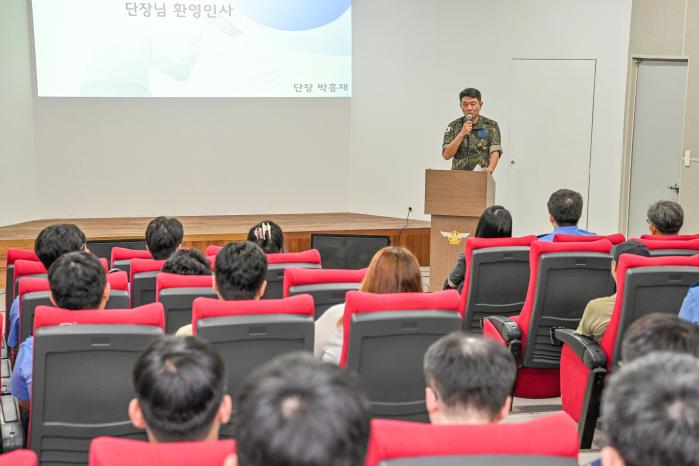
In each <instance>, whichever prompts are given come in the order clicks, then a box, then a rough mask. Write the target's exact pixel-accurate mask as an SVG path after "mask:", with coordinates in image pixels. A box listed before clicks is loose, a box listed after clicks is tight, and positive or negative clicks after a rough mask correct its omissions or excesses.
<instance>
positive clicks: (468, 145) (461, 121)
mask: <svg viewBox="0 0 699 466" xmlns="http://www.w3.org/2000/svg"><path fill="white" fill-rule="evenodd" d="M459 101H460V105H461V111H462V112H463V113H464V116H462V117H461V118H457V119H456V120H454V121H452V122H451V123H450V124H449V126H448V127H447V129H446V131H445V132H444V141H443V143H442V157H444V159H445V160H449V159H451V169H452V170H473V169H474V168H476V166H480V167H481V168H482V169H483V171H485V172H489V173H493V171H494V170H495V167H496V166H497V165H498V160H499V159H500V156H501V155H502V146H501V145H500V128H499V127H498V124H497V122H496V121H495V120H491V119H490V118H486V117H484V116H483V115H481V109H482V108H483V101H482V100H481V93H480V91H479V90H478V89H473V88H467V89H464V90H463V91H461V92H460V93H459ZM468 115H470V116H471V117H470V118H469V117H468Z"/></svg>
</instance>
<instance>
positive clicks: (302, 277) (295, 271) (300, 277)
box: [284, 267, 367, 298]
mask: <svg viewBox="0 0 699 466" xmlns="http://www.w3.org/2000/svg"><path fill="white" fill-rule="evenodd" d="M366 271H367V269H359V270H344V269H304V268H297V267H289V268H288V269H286V270H284V297H285V298H288V297H289V288H291V287H292V286H304V285H321V284H330V283H361V282H362V280H364V276H365V275H366Z"/></svg>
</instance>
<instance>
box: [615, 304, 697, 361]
mask: <svg viewBox="0 0 699 466" xmlns="http://www.w3.org/2000/svg"><path fill="white" fill-rule="evenodd" d="M653 351H669V352H673V353H686V354H690V355H692V356H696V357H699V327H697V326H696V325H694V324H693V323H691V322H687V321H686V320H682V319H680V318H679V317H677V316H676V315H673V314H663V313H660V312H655V313H653V314H648V315H647V316H644V317H642V318H640V319H638V320H637V321H636V322H634V323H633V324H631V326H630V327H629V329H628V330H627V331H626V334H625V335H624V341H623V343H622V346H621V354H622V355H623V358H624V362H630V361H633V360H634V359H638V358H640V357H642V356H645V355H646V354H649V353H652V352H653Z"/></svg>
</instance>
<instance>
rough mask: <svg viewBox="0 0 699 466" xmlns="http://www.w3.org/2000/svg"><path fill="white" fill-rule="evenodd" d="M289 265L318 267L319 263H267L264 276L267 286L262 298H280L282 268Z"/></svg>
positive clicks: (282, 277) (309, 267)
mask: <svg viewBox="0 0 699 466" xmlns="http://www.w3.org/2000/svg"><path fill="white" fill-rule="evenodd" d="M289 267H298V268H302V269H319V268H320V264H311V263H307V262H300V263H283V264H269V266H268V267H267V277H266V280H267V288H266V289H265V294H264V295H263V296H262V299H280V298H281V297H282V296H284V270H286V269H287V268H289Z"/></svg>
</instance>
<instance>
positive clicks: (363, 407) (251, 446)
mask: <svg viewBox="0 0 699 466" xmlns="http://www.w3.org/2000/svg"><path fill="white" fill-rule="evenodd" d="M235 407H236V411H235V414H234V417H233V423H234V428H235V438H236V448H237V458H235V459H232V460H230V461H229V462H228V463H227V464H232V465H240V466H291V465H293V466H327V465H333V466H361V465H363V464H364V459H365V456H366V451H367V446H368V443H369V433H370V416H371V415H370V411H369V400H368V397H367V396H366V394H365V393H364V392H363V391H362V390H360V388H359V381H358V379H357V377H356V376H355V375H353V373H351V372H348V371H346V370H344V369H341V368H339V367H337V366H336V365H334V364H329V363H324V362H320V361H316V360H314V359H313V357H312V356H311V355H309V354H305V353H292V354H287V355H284V356H281V357H279V358H277V359H275V360H273V361H271V362H269V363H268V364H266V365H264V366H262V367H260V368H258V369H257V370H256V371H255V372H253V373H252V374H251V375H250V376H249V377H248V378H247V379H246V380H245V381H244V382H243V384H242V386H241V387H240V389H239V391H238V392H237V395H236V397H235Z"/></svg>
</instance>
